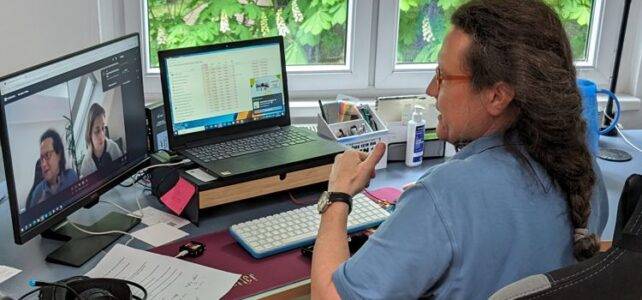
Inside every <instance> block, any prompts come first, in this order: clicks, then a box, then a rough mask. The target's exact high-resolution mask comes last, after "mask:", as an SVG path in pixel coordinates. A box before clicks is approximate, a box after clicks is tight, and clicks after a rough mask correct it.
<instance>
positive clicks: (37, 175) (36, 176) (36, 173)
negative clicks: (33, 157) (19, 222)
mask: <svg viewBox="0 0 642 300" xmlns="http://www.w3.org/2000/svg"><path fill="white" fill-rule="evenodd" d="M41 181H42V171H41V170H40V159H38V160H37V161H36V166H35V167H34V169H33V184H32V185H31V189H30V190H29V194H27V203H26V204H25V208H30V207H31V193H33V190H34V189H35V188H36V185H38V183H40V182H41Z"/></svg>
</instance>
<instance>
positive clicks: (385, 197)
mask: <svg viewBox="0 0 642 300" xmlns="http://www.w3.org/2000/svg"><path fill="white" fill-rule="evenodd" d="M401 193H402V191H401V190H400V189H397V188H393V187H384V188H380V189H376V190H372V191H370V190H366V192H365V193H364V194H365V195H366V196H368V198H370V199H372V200H375V201H385V202H388V203H390V204H395V203H397V200H398V199H399V196H401Z"/></svg>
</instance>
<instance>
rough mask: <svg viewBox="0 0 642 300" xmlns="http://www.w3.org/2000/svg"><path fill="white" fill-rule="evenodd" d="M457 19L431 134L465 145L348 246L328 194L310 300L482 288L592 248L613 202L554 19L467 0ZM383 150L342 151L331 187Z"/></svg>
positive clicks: (550, 14)
mask: <svg viewBox="0 0 642 300" xmlns="http://www.w3.org/2000/svg"><path fill="white" fill-rule="evenodd" d="M451 21H452V25H453V26H452V29H451V30H450V31H449V32H448V34H447V36H446V37H445V39H444V42H443V46H442V48H441V52H440V54H439V58H438V66H437V71H436V74H435V77H434V78H433V79H432V80H431V81H430V84H429V85H428V87H427V90H426V93H427V94H428V95H430V96H433V97H435V98H436V99H437V102H436V103H437V109H438V111H439V113H440V116H439V117H438V125H437V134H438V136H439V138H440V139H443V140H446V141H448V142H450V143H452V144H454V145H456V146H457V148H460V150H459V151H458V152H457V154H455V155H454V156H453V157H452V159H450V160H446V161H445V162H444V163H442V164H440V165H437V166H434V167H431V168H430V169H428V171H427V172H426V173H425V174H424V175H423V176H421V177H420V178H419V179H418V181H416V182H415V183H414V185H412V186H411V187H409V188H407V189H406V190H405V191H404V193H403V194H402V195H401V197H400V198H399V200H398V202H397V205H396V209H395V211H394V212H393V213H392V214H391V215H390V217H389V218H388V219H387V220H386V221H385V222H384V223H383V224H382V225H381V226H380V227H379V228H378V229H377V231H376V232H375V233H374V234H373V235H371V236H370V237H369V239H368V241H367V242H366V243H365V244H364V245H363V246H362V247H361V248H360V249H359V251H357V252H356V253H355V254H354V255H353V256H352V257H350V255H349V251H348V241H347V239H346V221H347V217H348V213H349V205H348V204H347V203H344V202H339V201H337V202H333V203H332V204H330V205H329V206H328V207H327V209H326V210H325V212H324V213H323V214H322V216H321V223H320V226H319V233H318V236H317V241H316V244H315V246H314V254H313V258H312V271H311V291H312V298H317V299H322V298H323V299H335V298H344V299H417V298H419V297H430V298H435V299H488V297H489V296H490V295H491V294H492V293H494V292H495V291H497V290H499V289H500V288H502V287H503V286H505V285H507V284H510V283H512V282H514V281H517V280H519V279H522V278H524V277H526V276H529V275H534V274H538V273H544V272H547V271H551V270H554V269H557V268H561V267H565V266H568V265H571V264H574V263H576V262H577V261H578V260H584V259H588V258H590V257H592V256H594V255H595V254H596V252H597V251H598V249H599V235H600V233H601V232H602V231H603V229H604V227H605V225H606V221H607V218H608V201H607V198H606V190H605V188H604V182H603V181H602V177H601V173H600V170H599V168H598V167H597V164H596V163H595V161H594V157H593V156H592V155H591V153H590V152H589V149H588V148H587V145H586V140H585V138H586V127H587V126H586V123H585V121H584V119H583V118H582V115H581V112H582V101H581V96H580V94H579V91H578V88H577V84H576V70H575V66H574V65H573V56H572V53H571V45H570V43H569V40H568V37H567V35H566V32H565V31H564V28H563V26H562V23H561V21H560V19H559V18H558V16H557V15H556V13H555V12H554V11H553V9H551V8H550V7H548V6H547V5H546V4H545V2H544V1H542V0H472V1H470V2H467V3H466V4H464V5H463V6H461V7H459V8H458V9H457V10H456V11H455V12H454V14H453V15H452V18H451ZM384 151H385V145H383V144H378V145H377V146H376V147H375V150H374V151H373V152H372V153H371V154H370V156H367V155H366V154H364V153H361V152H355V151H348V152H345V153H344V154H341V155H339V156H338V157H337V158H336V160H335V163H334V165H333V167H332V171H331V173H330V178H329V183H328V192H331V193H332V192H335V193H342V194H347V195H348V196H354V195H355V194H357V193H360V192H361V191H362V190H363V189H364V188H365V187H366V186H367V184H368V182H369V180H370V178H372V177H373V176H374V167H375V165H376V164H377V161H379V160H380V159H381V157H382V156H383V154H384ZM330 197H332V196H330ZM336 197H337V198H336V199H339V198H338V197H345V195H341V194H339V195H336Z"/></svg>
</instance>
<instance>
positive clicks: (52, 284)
mask: <svg viewBox="0 0 642 300" xmlns="http://www.w3.org/2000/svg"><path fill="white" fill-rule="evenodd" d="M35 284H36V286H39V288H37V289H35V290H33V291H31V292H29V293H26V294H24V295H22V297H20V298H19V299H18V300H22V299H25V298H26V297H28V296H30V295H32V294H33V293H35V292H38V291H41V290H42V288H43V287H49V286H54V287H59V288H63V289H65V290H68V291H70V292H71V293H72V294H74V296H75V297H76V298H77V299H80V300H83V298H82V297H80V294H78V292H76V290H74V289H72V288H71V287H70V286H68V285H66V284H59V283H54V282H42V281H36V283H35Z"/></svg>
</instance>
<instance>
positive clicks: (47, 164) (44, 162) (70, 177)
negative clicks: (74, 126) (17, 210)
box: [26, 129, 78, 209]
mask: <svg viewBox="0 0 642 300" xmlns="http://www.w3.org/2000/svg"><path fill="white" fill-rule="evenodd" d="M66 164H67V160H66V159H65V147H64V145H63V144H62V138H60V135H59V134H58V132H56V131H55V130H53V129H48V130H47V131H45V133H43V134H42V136H41V137H40V171H41V175H42V180H41V181H40V182H39V183H38V184H37V185H36V186H35V187H34V188H33V190H32V191H31V193H30V194H29V198H28V199H27V205H26V207H27V209H30V208H32V207H34V206H36V205H38V204H39V203H42V202H44V201H45V200H47V199H48V198H49V197H51V196H53V195H55V194H57V193H58V192H60V191H62V190H64V189H66V188H67V187H68V186H70V185H71V184H72V183H74V182H76V181H77V180H78V175H77V174H76V172H75V171H74V170H72V169H66V168H65V166H66Z"/></svg>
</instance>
